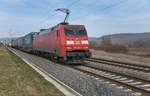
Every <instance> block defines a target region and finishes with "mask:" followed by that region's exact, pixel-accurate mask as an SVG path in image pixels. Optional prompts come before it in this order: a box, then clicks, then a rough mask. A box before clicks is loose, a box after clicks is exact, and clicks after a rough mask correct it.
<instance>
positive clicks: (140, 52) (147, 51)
mask: <svg viewBox="0 0 150 96" xmlns="http://www.w3.org/2000/svg"><path fill="white" fill-rule="evenodd" d="M129 54H131V55H137V56H142V57H150V48H130V51H129Z"/></svg>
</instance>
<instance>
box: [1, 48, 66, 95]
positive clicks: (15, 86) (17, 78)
mask: <svg viewBox="0 0 150 96" xmlns="http://www.w3.org/2000/svg"><path fill="white" fill-rule="evenodd" d="M0 96H64V95H63V94H62V93H61V92H60V91H59V90H58V89H56V88H55V87H54V86H53V85H52V84H50V83H49V82H48V81H46V80H45V79H44V78H43V77H42V76H40V75H39V74H38V73H37V72H35V71H34V70H33V69H32V68H31V67H29V66H28V65H27V64H25V63H24V62H23V61H22V60H21V59H20V58H19V57H17V56H16V55H14V54H13V53H11V52H9V51H8V50H7V49H6V48H4V47H3V46H0Z"/></svg>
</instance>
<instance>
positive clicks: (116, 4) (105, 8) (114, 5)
mask: <svg viewBox="0 0 150 96" xmlns="http://www.w3.org/2000/svg"><path fill="white" fill-rule="evenodd" d="M127 1H128V0H121V1H119V2H117V3H114V4H111V5H109V6H106V7H104V8H102V9H96V10H93V11H91V12H89V13H87V14H86V15H84V17H86V16H89V15H91V14H93V13H97V12H102V11H105V10H107V9H110V8H113V7H116V6H118V5H120V4H123V3H125V2H127ZM79 17H80V18H81V17H82V16H79ZM79 17H76V18H79Z"/></svg>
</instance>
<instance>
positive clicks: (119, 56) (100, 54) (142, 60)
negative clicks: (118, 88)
mask: <svg viewBox="0 0 150 96" xmlns="http://www.w3.org/2000/svg"><path fill="white" fill-rule="evenodd" d="M91 51H92V56H93V57H96V58H103V59H108V60H117V61H123V62H131V63H137V64H148V65H150V59H149V58H146V57H141V56H133V55H129V54H123V53H108V52H104V51H97V50H91Z"/></svg>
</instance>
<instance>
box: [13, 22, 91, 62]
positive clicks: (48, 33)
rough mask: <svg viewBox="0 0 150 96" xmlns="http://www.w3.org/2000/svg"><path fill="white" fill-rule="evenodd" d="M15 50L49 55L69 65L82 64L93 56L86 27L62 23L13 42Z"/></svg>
mask: <svg viewBox="0 0 150 96" xmlns="http://www.w3.org/2000/svg"><path fill="white" fill-rule="evenodd" d="M11 43H12V44H11V45H12V47H13V48H17V49H20V50H23V51H26V52H30V53H38V54H49V55H50V58H51V59H56V60H60V61H65V62H69V63H82V62H83V61H84V59H85V58H89V57H90V56H91V52H90V51H89V41H88V35H87V31H86V29H85V26H84V25H70V24H69V23H60V24H58V25H56V26H54V27H52V28H49V29H41V30H40V32H31V33H29V34H27V35H26V36H23V37H20V38H17V39H15V40H12V42H11Z"/></svg>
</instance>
